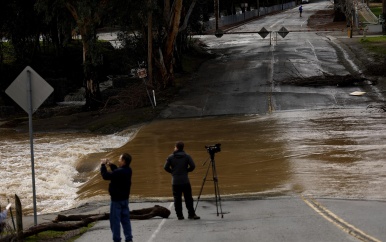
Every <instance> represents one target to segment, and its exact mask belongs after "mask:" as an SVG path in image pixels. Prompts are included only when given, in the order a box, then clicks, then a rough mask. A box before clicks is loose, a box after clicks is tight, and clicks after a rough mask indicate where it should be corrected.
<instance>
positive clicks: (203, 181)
mask: <svg viewBox="0 0 386 242" xmlns="http://www.w3.org/2000/svg"><path fill="white" fill-rule="evenodd" d="M209 168H210V166H209V165H208V169H207V170H206V174H205V176H204V179H203V180H202V185H201V189H200V193H199V194H198V198H197V203H196V207H195V208H194V212H196V209H197V206H198V202H199V201H200V197H201V193H202V189H203V188H204V184H205V181H206V177H207V176H208V172H209Z"/></svg>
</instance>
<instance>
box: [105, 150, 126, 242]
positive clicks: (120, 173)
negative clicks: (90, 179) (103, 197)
mask: <svg viewBox="0 0 386 242" xmlns="http://www.w3.org/2000/svg"><path fill="white" fill-rule="evenodd" d="M130 163H131V156H130V155H129V154H127V153H123V154H122V155H121V156H120V157H119V160H118V167H117V166H116V165H114V164H112V163H110V161H109V160H108V159H102V160H101V175H102V177H103V179H104V180H110V181H111V182H110V184H109V193H110V197H111V204H110V228H111V231H112V233H113V241H121V224H122V227H123V233H124V235H125V239H126V240H125V241H126V242H132V241H133V235H132V233H131V223H130V210H129V195H130V187H131V175H132V170H131V168H130ZM106 166H110V170H111V172H109V171H107V167H106Z"/></svg>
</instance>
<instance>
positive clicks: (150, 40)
mask: <svg viewBox="0 0 386 242" xmlns="http://www.w3.org/2000/svg"><path fill="white" fill-rule="evenodd" d="M151 1H152V0H148V13H147V68H148V70H147V76H148V80H149V83H151V84H153V64H152V63H153V10H152V2H151Z"/></svg>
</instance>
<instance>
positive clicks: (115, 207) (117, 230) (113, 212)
mask: <svg viewBox="0 0 386 242" xmlns="http://www.w3.org/2000/svg"><path fill="white" fill-rule="evenodd" d="M121 224H122V227H123V234H124V235H125V240H126V241H130V240H132V239H133V235H132V234H131V223H130V210H129V201H128V200H123V201H111V204H110V228H111V232H113V240H114V241H121Z"/></svg>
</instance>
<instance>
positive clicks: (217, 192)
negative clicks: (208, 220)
mask: <svg viewBox="0 0 386 242" xmlns="http://www.w3.org/2000/svg"><path fill="white" fill-rule="evenodd" d="M208 152H209V154H210V163H209V164H208V169H207V170H206V174H205V176H204V179H203V181H202V185H201V189H200V193H199V195H198V198H197V203H196V207H195V208H194V211H196V209H197V206H198V202H199V201H200V197H201V193H202V189H203V188H204V184H205V181H206V178H207V176H208V173H209V168H210V167H212V175H213V183H214V195H215V198H216V209H217V216H218V215H219V214H221V218H224V214H223V212H222V207H221V196H220V188H219V186H218V179H217V171H216V163H215V161H214V154H215V151H214V150H208ZM207 161H208V160H206V161H205V162H204V164H203V165H205V163H206V162H207ZM219 209H220V210H219ZM219 211H220V212H219Z"/></svg>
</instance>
